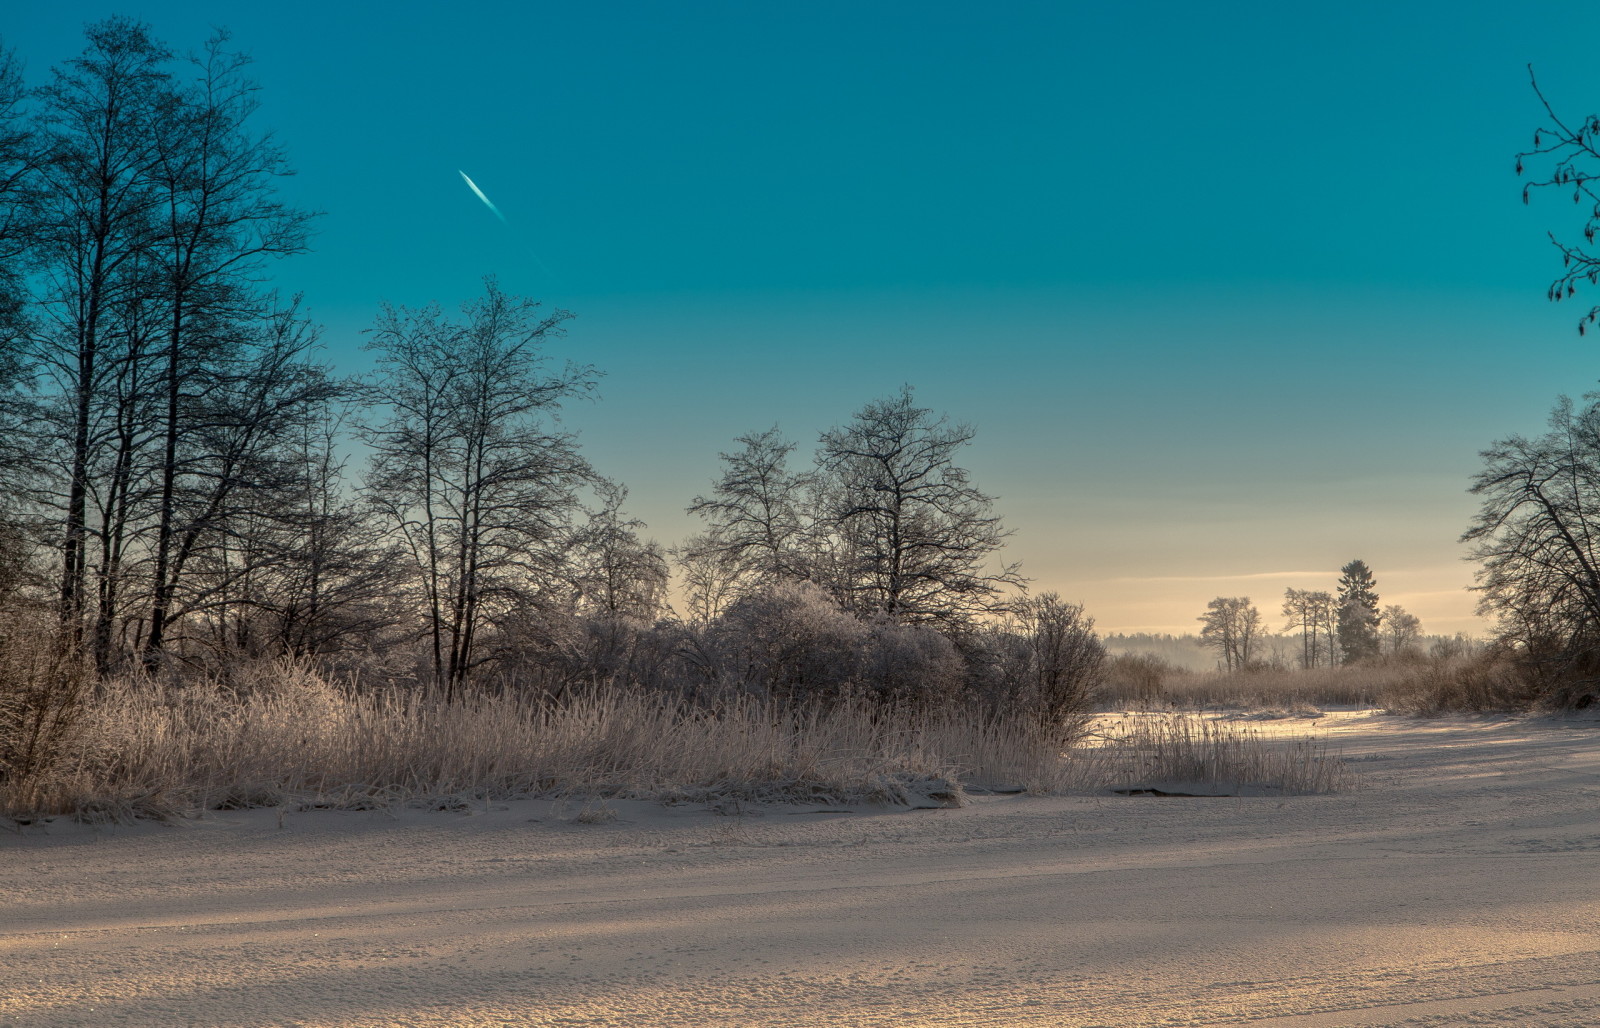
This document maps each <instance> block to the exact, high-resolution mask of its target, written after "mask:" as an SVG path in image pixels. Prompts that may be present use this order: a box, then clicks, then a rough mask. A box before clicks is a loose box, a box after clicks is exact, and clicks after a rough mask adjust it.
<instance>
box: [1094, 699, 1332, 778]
mask: <svg viewBox="0 0 1600 1028" xmlns="http://www.w3.org/2000/svg"><path fill="white" fill-rule="evenodd" d="M1080 754H1081V757H1082V760H1081V766H1080V768H1079V770H1078V774H1079V777H1080V778H1081V779H1082V780H1084V781H1092V782H1095V783H1098V784H1102V785H1104V786H1106V787H1109V788H1113V789H1116V788H1138V787H1156V786H1161V785H1165V786H1167V787H1168V788H1171V787H1173V786H1174V785H1177V786H1182V787H1200V788H1202V789H1203V790H1205V791H1207V792H1214V793H1219V794H1233V793H1236V792H1242V791H1248V792H1254V791H1260V790H1266V791H1272V792H1280V793H1297V794H1304V793H1331V792H1341V791H1343V790H1344V789H1346V788H1347V787H1348V786H1349V776H1348V772H1347V767H1346V765H1345V762H1344V761H1343V760H1341V759H1340V758H1339V757H1338V756H1337V755H1336V754H1333V753H1330V752H1329V751H1328V749H1327V746H1326V745H1325V744H1323V743H1321V742H1318V741H1317V740H1314V739H1311V738H1309V737H1299V738H1289V739H1270V738H1266V737H1264V736H1263V735H1262V734H1261V733H1260V732H1258V731H1256V730H1254V729H1251V728H1248V727H1242V726H1239V725H1236V724H1232V723H1229V722H1225V721H1217V720H1215V719H1212V718H1207V717H1197V716H1194V715H1185V714H1137V715H1131V716H1124V717H1120V718H1104V719H1101V720H1100V721H1099V722H1097V723H1096V726H1095V729H1094V731H1093V732H1092V733H1091V735H1090V736H1089V737H1087V738H1086V740H1085V745H1084V746H1083V747H1082V748H1081V750H1080Z"/></svg>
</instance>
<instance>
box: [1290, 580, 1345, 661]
mask: <svg viewBox="0 0 1600 1028" xmlns="http://www.w3.org/2000/svg"><path fill="white" fill-rule="evenodd" d="M1283 614H1284V617H1286V618H1288V624H1287V625H1285V628H1287V629H1295V628H1298V629H1299V630H1300V666H1301V667H1302V668H1307V669H1309V668H1314V667H1321V666H1323V665H1324V664H1326V665H1329V666H1332V665H1333V664H1336V663H1337V662H1338V652H1337V651H1336V650H1335V649H1334V639H1335V632H1336V631H1337V627H1336V625H1337V622H1338V618H1339V604H1338V602H1337V601H1336V600H1335V599H1334V598H1333V594H1332V593H1327V592H1314V591H1311V590H1306V589H1286V590H1284V594H1283Z"/></svg>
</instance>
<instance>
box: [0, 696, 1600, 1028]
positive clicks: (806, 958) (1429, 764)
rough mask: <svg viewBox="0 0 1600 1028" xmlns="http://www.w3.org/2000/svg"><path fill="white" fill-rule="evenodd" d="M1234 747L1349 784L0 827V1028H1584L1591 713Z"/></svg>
mask: <svg viewBox="0 0 1600 1028" xmlns="http://www.w3.org/2000/svg"><path fill="white" fill-rule="evenodd" d="M1251 726H1252V728H1255V729H1257V730H1260V731H1264V732H1274V733H1282V734H1304V733H1308V732H1310V733H1315V734H1317V735H1318V736H1319V737H1323V738H1325V739H1327V740H1328V742H1329V745H1330V747H1332V748H1333V749H1334V750H1336V751H1338V752H1341V753H1343V755H1344V756H1345V758H1346V759H1347V760H1348V761H1350V764H1351V767H1352V768H1353V769H1354V770H1355V771H1356V775H1355V781H1356V783H1357V787H1356V788H1354V789H1352V790H1350V791H1348V792H1346V793H1343V794H1340V795H1332V796H1301V797H1282V796H1275V797H1228V798H1177V797H1155V796H1116V795H1109V794H1108V795H1103V796H1070V797H1033V796H1015V795H980V796H974V797H971V798H969V799H968V801H967V804H966V805H965V806H962V807H960V808H955V809H924V810H904V809H883V808H857V809H855V810H852V811H850V812H847V813H837V812H829V811H827V810H821V809H818V808H805V807H767V808H756V809H750V808H745V809H744V811H743V812H742V813H740V812H738V811H737V810H735V811H733V812H731V813H728V814H716V813H712V812H710V811H707V810H705V809H704V808H696V807H689V806H681V807H662V806H660V805H656V804H649V803H641V802H622V801H610V802H609V803H589V804H585V803H583V802H581V801H568V802H565V803H562V802H556V801H549V800H542V801H525V802H513V803H493V804H490V805H489V806H488V807H487V808H485V807H484V806H482V805H478V806H476V807H473V808H472V809H470V810H467V811H456V812H445V811H423V810H394V811H365V812H340V811H321V810H314V811H298V812H297V811H286V812H282V813H281V815H280V812H279V811H275V810H254V811H232V812H217V813H214V814H212V815H210V816H208V817H207V818H206V819H204V820H202V821H199V822H192V823H189V824H185V825H180V826H161V825H135V826H111V827H99V828H95V827H89V826H82V825H74V824H69V823H67V822H65V821H62V820H57V821H55V822H51V823H49V824H45V825H37V826H32V827H28V828H23V829H20V830H18V831H14V832H0V1025H210V1026H227V1028H234V1026H240V1028H242V1026H258V1025H259V1026H265V1025H275V1026H284V1025H301V1026H313V1025H316V1026H323V1025H330V1026H331V1025H341V1026H343V1025H352V1026H353V1025H361V1026H378V1025H385V1026H387V1025H426V1026H434V1025H630V1026H633V1025H641V1026H651V1025H659V1026H669V1025H670V1026H678V1025H792V1026H843V1025H852V1026H875V1025H912V1024H914V1025H991V1026H1006V1025H1041V1026H1042V1025H1082V1026H1088V1025H1113V1026H1178V1025H1196V1026H1198V1025H1221V1024H1245V1025H1257V1026H1272V1028H1288V1026H1295V1028H1321V1026H1333V1025H1399V1024H1404V1025H1409V1026H1417V1025H1447V1024H1448V1025H1459V1024H1473V1025H1539V1026H1555V1025H1594V1024H1597V1023H1600V893H1597V892H1596V890H1595V889H1594V882H1595V881H1597V880H1600V817H1597V816H1596V811H1597V809H1600V721H1595V720H1582V719H1567V720H1556V719H1515V718H1502V717H1450V718H1440V719H1431V720H1419V719H1410V718H1399V717H1390V716H1385V715H1381V714H1376V713H1373V712H1365V711H1344V712H1336V713H1332V714H1329V715H1327V716H1325V717H1321V718H1316V719H1306V718H1283V719H1277V720H1273V721H1252V722H1251ZM280 816H281V827H280Z"/></svg>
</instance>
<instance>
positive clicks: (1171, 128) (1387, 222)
mask: <svg viewBox="0 0 1600 1028" xmlns="http://www.w3.org/2000/svg"><path fill="white" fill-rule="evenodd" d="M113 14H124V15H129V16H132V17H136V18H139V19H142V20H144V21H146V22H148V23H149V24H150V25H151V26H152V28H153V29H154V31H155V34H156V35H157V36H158V37H159V38H161V39H163V40H165V41H166V42H167V43H168V44H169V45H171V46H173V47H174V48H175V49H177V50H180V51H189V50H194V49H198V48H199V47H200V45H201V44H202V43H203V41H204V40H205V38H206V36H207V35H208V34H209V33H210V31H211V29H212V27H214V26H225V27H227V28H228V29H229V30H230V31H231V32H232V34H233V41H234V44H235V45H236V46H237V47H238V48H240V49H243V50H245V51H246V52H248V53H250V54H251V55H252V56H253V57H254V59H255V64H254V67H253V72H254V76H255V78H256V79H257V80H258V81H259V82H260V84H261V93H260V99H261V109H260V111H259V114H258V120H257V124H258V126H259V127H261V128H271V129H272V130H273V131H274V133H275V134H276V136H277V138H278V140H279V142H280V143H281V144H282V145H283V146H284V148H285V149H286V150H287V152H288V154H289V157H290V160H291V162H292V163H293V165H294V166H295V168H296V169H297V170H298V174H297V175H296V176H295V177H294V178H293V179H290V180H288V181H287V182H285V183H284V185H283V190H282V191H283V195H284V196H285V198H287V199H288V200H290V201H291V202H294V203H296V204H299V205H301V206H303V207H307V208H311V209H316V210H319V211H322V212H324V215H323V216H322V217H321V218H320V219H319V222H318V229H317V237H316V240H315V243H314V251H313V252H312V253H310V254H307V255H303V256H298V257H294V258H290V259H288V260H285V261H283V262H281V263H280V264H278V265H276V266H275V267H274V269H273V278H274V280H275V282H276V283H277V284H278V286H279V288H281V289H282V290H283V291H284V292H285V293H296V292H298V293H301V294H303V296H304V302H305V304H306V306H307V307H308V308H309V310H310V312H311V313H312V315H313V316H314V317H315V318H316V319H317V320H319V321H320V322H321V323H322V325H323V326H324V335H323V341H324V345H325V347H326V349H325V357H326V358H327V359H328V360H329V361H330V362H331V363H332V364H333V365H334V366H335V367H337V368H338V369H340V370H341V371H344V372H347V373H358V372H360V371H362V370H364V369H366V368H367V367H369V366H370V355H368V354H366V353H364V352H363V351H362V349H361V346H362V343H363V342H364V339H363V336H362V334H361V333H362V330H363V329H364V328H366V327H368V326H370V325H371V324H372V321H373V318H374V316H375V314H376V312H377V310H378V308H379V305H380V304H382V303H385V302H388V303H394V304H407V305H422V304H426V303H429V302H433V301H437V302H439V303H441V304H443V305H444V306H446V307H454V306H455V305H457V304H459V303H461V302H463V301H465V300H468V299H470V298H472V297H473V296H475V295H478V294H479V293H481V291H482V279H483V277H484V276H485V275H490V274H492V275H495V276H496V277H497V278H498V280H499V282H500V284H501V285H502V286H503V287H504V288H505V289H507V290H508V291H510V292H513V293H519V294H523V295H528V296H533V297H536V298H538V299H540V300H541V301H543V302H545V303H547V304H548V305H550V306H552V307H556V308H563V309H567V310H571V311H573V312H574V313H575V314H576V317H575V318H574V319H573V320H572V321H571V322H569V324H568V329H569V331H568V334H567V336H566V337H565V338H564V339H562V340H560V341H559V342H558V343H556V344H555V345H554V347H553V352H554V353H555V354H556V355H557V356H560V357H563V358H570V359H572V360H575V361H579V362H586V363H590V364H593V365H595V366H596V367H598V368H599V369H600V370H601V371H602V372H604V374H605V378H604V379H603V380H602V383H601V389H600V399H599V400H598V401H597V402H594V403H592V404H590V403H585V404H583V405H582V406H578V407H574V408H571V409H569V410H568V412H567V414H566V424H567V425H568V426H569V427H570V428H573V429H574V430H576V431H578V432H579V433H580V438H581V440H582V444H583V447H584V451H585V453H586V454H587V455H588V456H589V458H590V460H591V461H592V462H593V463H594V464H595V465H596V467H597V468H598V469H599V470H600V471H601V472H602V473H603V474H605V475H607V476H609V477H611V478H614V479H616V480H619V481H621V482H623V483H624V484H626V485H627V486H628V487H629V489H630V501H629V506H630V509H631V510H632V512H633V513H635V514H636V515H638V516H639V517H642V518H643V519H644V520H645V521H647V522H648V524H649V526H650V527H649V534H650V535H652V536H653V537H655V538H657V539H659V540H660V541H661V542H662V543H664V544H666V545H669V546H670V545H672V544H674V543H676V542H678V541H680V540H681V539H683V538H684V537H686V536H687V535H689V534H691V533H693V532H695V531H697V530H698V529H699V524H698V523H697V522H696V521H695V520H694V519H692V518H690V517H688V516H687V515H686V514H685V512H684V508H685V506H686V505H687V504H688V503H689V502H690V500H691V499H692V498H693V497H694V496H695V495H696V494H698V493H704V492H706V491H707V489H708V487H709V485H710V483H711V481H712V479H713V478H714V477H715V475H716V474H717V472H718V466H719V464H718V460H717V454H718V453H719V452H720V451H726V450H730V449H732V448H733V446H734V444H733V440H734V438H735V437H736V436H739V435H741V434H744V433H747V432H750V431H759V430H762V429H765V428H768V427H770V426H772V425H774V424H776V425H777V426H779V428H780V429H782V430H783V432H784V433H785V434H787V435H788V436H789V437H790V438H792V439H794V440H796V441H797V442H798V443H799V451H798V452H799V453H801V454H805V455H809V454H810V452H812V450H813V449H814V447H815V443H816V439H817V436H818V435H819V434H820V433H821V432H823V431H825V430H826V429H828V428H830V427H833V426H835V425H840V424H843V423H845V422H847V421H848V420H849V418H850V416H851V414H852V412H854V411H855V410H857V409H858V408H860V407H861V406H862V405H863V404H865V403H867V402H868V401H870V400H873V399H877V398H881V397H884V396H887V395H889V394H891V393H893V392H895V391H896V390H898V389H899V388H900V386H901V385H902V384H910V385H912V386H914V387H915V389H916V396H917V398H918V401H919V402H920V403H922V404H924V405H926V406H928V407H930V408H932V409H934V410H936V411H940V412H944V413H947V414H949V416H950V417H951V418H952V420H955V421H961V422H967V423H970V424H972V425H973V426H974V427H975V428H976V430H977V435H976V439H975V441H974V443H973V445H972V446H971V447H970V448H969V449H968V450H966V451H965V453H964V455H963V458H962V463H963V464H964V465H965V466H966V467H967V468H968V469H969V470H970V471H971V472H972V474H973V477H974V479H975V481H976V483H977V484H978V485H979V487H980V488H982V489H983V490H984V491H985V492H988V493H990V494H993V495H995V496H996V497H997V500H996V510H997V511H998V512H999V513H1001V514H1002V515H1003V516H1004V518H1005V521H1006V524H1007V525H1008V526H1009V527H1010V528H1011V529H1013V530H1014V535H1013V536H1012V538H1011V540H1010V542H1009V544H1008V547H1007V557H1008V558H1009V559H1015V560H1020V561H1022V564H1023V571H1024V573H1025V574H1026V575H1028V576H1029V577H1031V578H1032V579H1033V582H1032V586H1031V588H1032V589H1033V590H1034V591H1035V592H1042V591H1055V592H1058V593H1060V594H1061V595H1062V597H1063V598H1065V599H1068V600H1071V601H1075V602H1081V603H1083V604H1085V606H1086V608H1087V610H1088V612H1089V614H1091V615H1092V616H1093V617H1094V618H1095V619H1096V621H1097V624H1098V627H1099V628H1100V629H1101V630H1102V631H1105V632H1131V631H1153V632H1172V633H1181V632H1188V631H1194V630H1196V628H1197V622H1196V620H1195V618H1196V617H1197V615H1199V614H1200V613H1201V612H1202V611H1203V610H1204V608H1205V604H1206V602H1207V601H1208V600H1210V599H1211V598H1213V597H1215V596H1221V595H1225V596H1239V595H1247V596H1250V597H1251V598H1252V599H1254V600H1255V601H1256V603H1257V604H1258V606H1260V607H1261V608H1262V610H1263V612H1264V613H1266V614H1268V615H1270V617H1269V621H1271V622H1273V623H1274V624H1276V621H1277V612H1278V608H1279V606H1280V604H1281V601H1282V596H1283V591H1284V589H1285V588H1288V587H1293V588H1299V589H1328V590H1332V589H1334V588H1335V585H1336V581H1337V578H1338V568H1339V567H1340V566H1341V565H1342V564H1344V563H1346V562H1347V561H1349V560H1351V559H1353V558H1360V559H1363V560H1365V561H1366V562H1367V564H1368V565H1369V566H1370V567H1371V568H1372V570H1373V573H1374V575H1375V577H1376V579H1377V583H1378V592H1379V594H1380V598H1381V602H1382V603H1383V604H1389V603H1399V604H1401V605H1403V606H1405V607H1406V608H1407V609H1408V610H1410V611H1411V612H1412V613H1414V614H1416V615H1418V616H1419V617H1420V618H1421V619H1422V622H1423V629H1424V631H1427V632H1440V633H1453V632H1457V631H1466V632H1471V633H1474V634H1479V635H1481V634H1484V633H1485V632H1486V631H1487V629H1488V625H1487V624H1486V623H1485V622H1483V621H1481V620H1480V619H1478V618H1477V617H1476V616H1475V615H1474V613H1473V611H1474V606H1475V598H1474V596H1473V595H1472V594H1471V593H1470V592H1469V591H1468V589H1467V587H1468V586H1470V585H1471V584H1472V573H1473V565H1472V564H1471V563H1470V562H1469V561H1467V560H1465V559H1464V557H1465V556H1466V549H1465V547H1463V546H1462V545H1461V544H1460V543H1459V542H1458V541H1457V540H1458V538H1459V536H1460V534H1461V533H1462V532H1463V531H1464V530H1465V529H1466V527H1467V525H1468V523H1469V521H1470V519H1471V517H1472V515H1473V513H1474V511H1475V509H1476V503H1475V500H1474V498H1473V497H1471V496H1470V495H1469V494H1468V493H1467V488H1468V486H1469V485H1470V481H1471V477H1472V475H1473V474H1474V472H1475V471H1476V470H1477V469H1478V468H1479V466H1480V463H1481V462H1480V460H1479V456H1478V454H1479V451H1480V450H1482V449H1483V448H1484V447H1485V446H1487V445H1488V444H1490V443H1491V442H1493V441H1494V440H1496V439H1500V438H1503V437H1505V436H1508V435H1511V434H1515V433H1533V432H1537V431H1539V430H1540V429H1541V428H1542V426H1543V424H1544V420H1545V417H1546V415H1547V413H1548V411H1549V409H1550V407H1551V405H1552V404H1553V403H1554V401H1555V399H1556V397H1557V396H1558V394H1562V393H1566V394H1571V395H1579V394H1582V393H1584V392H1586V391H1588V390H1590V389H1591V388H1593V387H1594V382H1595V380H1596V378H1597V376H1600V351H1597V349H1596V347H1597V346H1600V343H1597V342H1596V341H1595V339H1594V337H1592V336H1591V337H1589V338H1588V339H1584V338H1580V337H1579V336H1578V334H1577V332H1576V329H1575V326H1576V321H1577V319H1578V316H1579V312H1580V308H1579V306H1578V303H1580V302H1582V300H1583V297H1580V298H1579V301H1575V302H1573V303H1569V304H1565V305H1555V304H1550V303H1548V302H1547V301H1546V300H1545V299H1544V292H1545V288H1546V286H1547V285H1548V284H1549V282H1550V281H1551V280H1552V279H1553V278H1554V277H1556V275H1557V274H1558V273H1559V269H1560V257H1559V254H1558V253H1557V251H1556V250H1555V249H1554V248H1553V247H1552V245H1551V243H1550V241H1549V239H1548V238H1547V236H1546V232H1547V231H1552V230H1553V231H1556V232H1557V233H1558V234H1561V235H1564V236H1566V237H1567V238H1569V239H1571V238H1575V237H1579V235H1580V229H1581V225H1582V217H1581V212H1580V211H1579V210H1578V209H1577V208H1575V207H1574V206H1573V205H1572V204H1571V203H1570V202H1567V201H1565V200H1562V199H1560V198H1557V197H1554V196H1542V197H1537V198H1536V199H1535V200H1534V202H1533V203H1532V204H1530V205H1527V206H1524V205H1523V204H1522V203H1521V201H1520V189H1521V185H1520V183H1519V181H1518V179H1517V178H1516V176H1515V174H1514V172H1513V167H1514V157H1515V154H1516V153H1517V152H1518V151H1519V150H1523V149H1527V148H1528V146H1529V145H1530V144H1531V137H1532V133H1533V130H1534V128H1535V127H1537V126H1538V125H1540V124H1541V120H1542V117H1543V112H1542V110H1541V108H1540V106H1539V103H1538V100H1537V98H1536V97H1535V95H1534V93H1533V91H1532V89H1531V88H1530V86H1529V82H1528V70H1527V66H1528V65H1529V64H1530V63H1531V64H1532V65H1533V66H1534V69H1535V71H1536V72H1537V74H1538V76H1539V82H1540V85H1541V86H1542V88H1543V89H1544V91H1545V94H1546V95H1547V96H1548V97H1549V99H1550V100H1551V102H1552V103H1553V104H1554V105H1555V107H1556V108H1557V109H1558V110H1559V111H1562V112H1564V113H1565V114H1567V115H1569V116H1572V117H1578V116H1581V115H1583V114H1587V113H1590V112H1592V111H1597V110H1600V66H1597V65H1596V64H1595V62H1594V61H1593V53H1592V49H1593V48H1592V40H1593V39H1594V38H1595V35H1596V33H1597V31H1600V6H1597V5H1595V4H1594V3H1593V2H1592V0H1581V2H1559V3H1558V2H1551V3H1540V2H1529V3H1520V4H1515V5H1513V4H1505V3H1473V2H1470V0H1453V2H1448V3H1445V2H1439V3H1433V2H1413V3H1395V2H1392V0H1391V2H1385V3H1339V4H1283V3H1278V2H1272V3H1226V2H1219V3H1214V4H1195V3H1177V2H1173V3H1165V2H1160V3H1158V2H1141V0H1129V2H1119V3H1114V4H1107V3H1076V2H1066V0H1063V2H1056V3H1022V2H1017V3H1005V4H996V5H981V6H980V5H976V4H970V3H963V4H956V3H942V2H930V0H923V2H917V3H871V4H863V3H858V2H853V3H843V2H838V3H835V2H816V3H807V4H781V5H780V4H749V3H738V2H726V3H723V2H696V3H687V2H685V3H644V2H640V3H604V2H596V3H585V4H548V3H515V4H512V3H478V4H474V5H459V4H443V3H437V4H436V3H420V2H413V3H407V2H403V0H398V2H397V0H391V2H387V3H381V4H380V3H360V2H339V3H329V2H326V0H321V2H317V3H304V2H299V0H282V2H275V3H272V4H265V3H258V4H238V3H229V2H225V0H216V2H208V3H203V4H202V3H181V2H174V0H161V2H157V0H122V2H101V0H74V2H73V3H71V4H24V5H15V6H14V7H13V9H11V10H10V11H8V12H7V13H5V14H0V43H3V45H5V46H9V47H12V48H14V49H15V50H16V51H17V53H18V55H19V56H20V57H22V58H23V60H24V61H25V62H26V65H27V73H28V77H29V78H30V80H32V81H34V82H39V81H42V80H43V78H44V76H45V75H46V74H47V73H48V69H49V68H50V66H51V65H52V64H55V63H56V62H58V61H60V60H63V59H66V58H69V57H71V56H73V55H75V54H76V53H77V52H79V51H80V50H81V49H82V45H83V43H82V29H83V26H84V24H85V23H87V22H91V21H95V20H98V19H100V18H102V17H105V16H109V15H113ZM462 172H464V173H465V174H467V175H469V176H471V177H472V179H473V180H474V181H475V182H476V183H477V185H478V186H479V187H480V188H481V189H482V190H483V191H484V193H485V194H486V195H487V196H488V197H489V198H491V199H492V200H493V202H494V204H495V205H496V206H497V207H498V208H499V210H500V211H501V212H502V213H503V215H504V221H502V220H500V219H499V218H497V217H495V215H494V214H493V213H491V212H490V211H489V210H488V209H487V208H486V207H485V206H484V204H483V203H481V202H480V201H479V199H478V198H477V197H476V196H475V195H474V194H473V193H472V191H471V190H469V189H468V188H467V186H466V184H465V183H464V182H463V181H462V179H461V175H460V173H462ZM1589 299H1590V301H1591V302H1593V301H1596V300H1600V293H1597V294H1595V295H1592V296H1591V297H1589ZM1587 307H1588V305H1587V304H1584V305H1583V308H1582V309H1583V310H1587Z"/></svg>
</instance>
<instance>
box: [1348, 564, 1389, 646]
mask: <svg viewBox="0 0 1600 1028" xmlns="http://www.w3.org/2000/svg"><path fill="white" fill-rule="evenodd" d="M1339 572H1340V574H1339V597H1338V605H1339V612H1338V637H1339V652H1340V655H1341V659H1342V660H1343V661H1344V662H1345V663H1353V662H1355V661H1358V660H1365V659H1368V658H1371V657H1376V656H1377V655H1378V620H1379V615H1378V592H1377V589H1378V584H1377V582H1375V581H1373V578H1372V570H1371V569H1370V568H1368V567H1367V565H1366V562H1365V561H1361V560H1352V561H1351V562H1350V563H1348V564H1346V565H1345V566H1344V567H1342V568H1340V569H1339Z"/></svg>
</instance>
